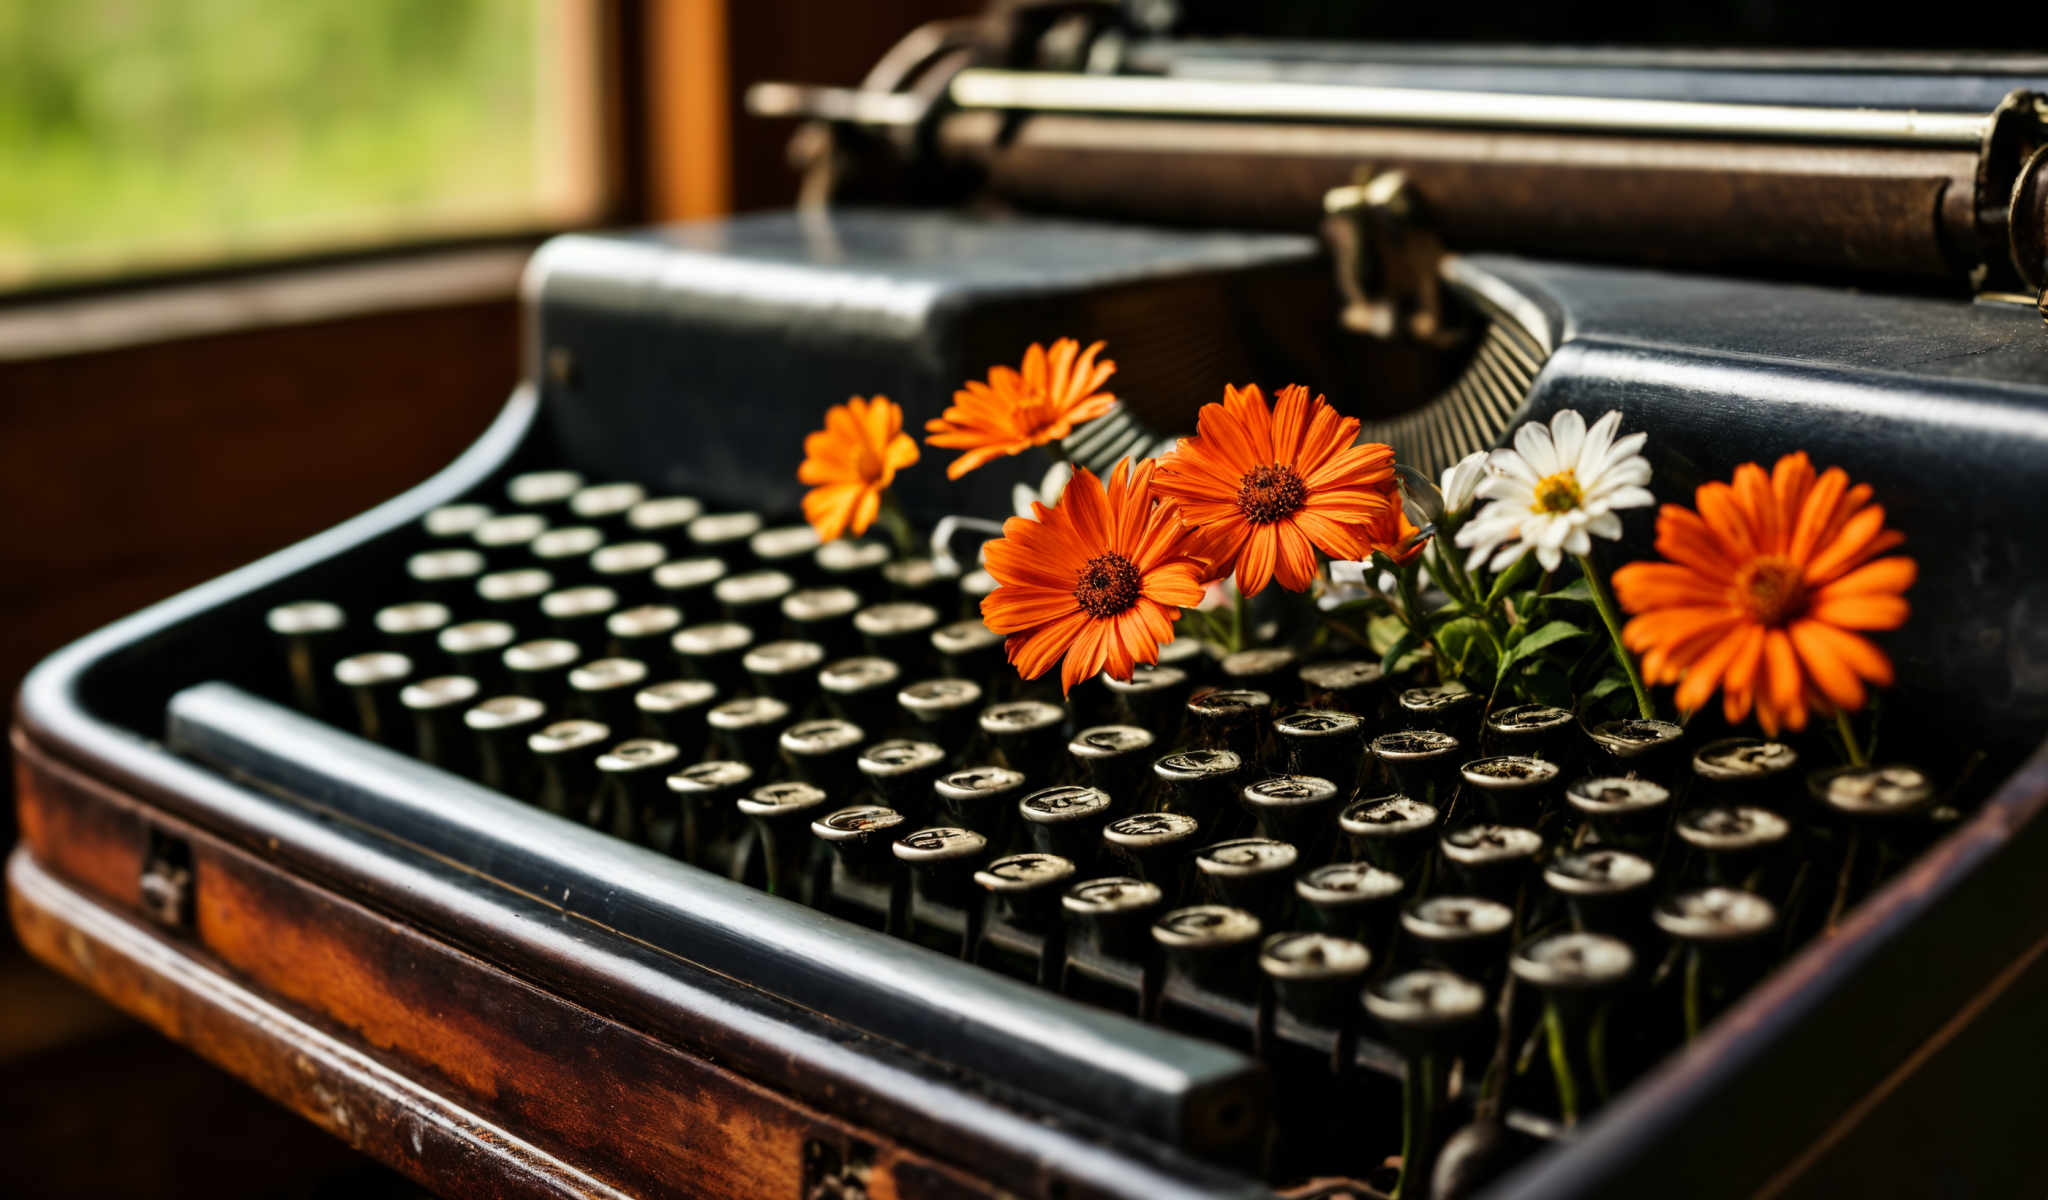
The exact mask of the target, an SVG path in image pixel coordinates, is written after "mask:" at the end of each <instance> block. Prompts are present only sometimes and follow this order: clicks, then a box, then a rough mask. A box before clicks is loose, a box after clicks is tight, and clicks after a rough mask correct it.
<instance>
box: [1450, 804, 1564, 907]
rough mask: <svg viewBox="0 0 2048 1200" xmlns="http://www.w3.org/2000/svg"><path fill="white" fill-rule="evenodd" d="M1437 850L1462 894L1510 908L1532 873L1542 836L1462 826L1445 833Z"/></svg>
mask: <svg viewBox="0 0 2048 1200" xmlns="http://www.w3.org/2000/svg"><path fill="white" fill-rule="evenodd" d="M1439 849H1440V852H1441V853H1442V855H1443V858H1444V862H1446V863H1447V864H1449V865H1450V869H1451V874H1452V875H1454V876H1456V877H1457V879H1458V881H1459V882H1460V883H1462V884H1463V885H1464V890H1465V891H1467V892H1470V893H1472V894H1473V895H1475V896H1485V897H1487V898H1489V899H1494V900H1502V901H1506V902H1508V903H1510V904H1512V903H1513V902H1514V900H1515V897H1516V896H1518V895H1520V894H1521V891H1522V886H1523V885H1524V884H1526V883H1527V882H1528V881H1529V878H1530V876H1531V875H1532V874H1534V872H1535V868H1536V860H1537V858H1538V857H1539V856H1540V855H1541V854H1542V853H1543V835H1542V834H1540V833H1538V832H1536V831H1535V830H1533V829H1526V828H1523V827H1521V826H1518V825H1494V824H1478V825H1463V826H1460V827H1458V828H1456V829H1453V830H1451V831H1449V832H1448V833H1445V834H1444V836H1443V841H1442V843H1441V845H1440V848H1439Z"/></svg>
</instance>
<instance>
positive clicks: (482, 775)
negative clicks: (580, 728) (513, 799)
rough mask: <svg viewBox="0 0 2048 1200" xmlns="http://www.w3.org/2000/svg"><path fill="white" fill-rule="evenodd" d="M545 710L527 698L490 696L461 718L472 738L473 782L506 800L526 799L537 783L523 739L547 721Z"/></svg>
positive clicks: (530, 698)
mask: <svg viewBox="0 0 2048 1200" xmlns="http://www.w3.org/2000/svg"><path fill="white" fill-rule="evenodd" d="M547 714H548V706H547V705H545V704H542V703H541V702H540V701H538V700H535V699H534V698H533V697H531V696H494V697H492V698H491V699H489V700H486V701H484V702H483V703H482V704H478V705H476V706H474V707H472V708H471V709H470V710H469V711H468V712H465V713H463V714H462V723H463V724H464V725H467V726H468V727H469V729H470V731H471V732H472V733H474V734H475V735H476V763H477V775H476V777H477V780H478V782H480V783H482V784H483V785H484V786H485V787H487V788H495V789H497V790H498V791H500V792H503V793H505V794H506V795H508V796H517V797H521V798H523V797H527V796H531V795H533V793H534V790H535V788H536V786H537V785H538V783H539V776H538V775H537V774H536V770H535V765H534V761H533V752H532V751H531V750H529V749H527V745H526V739H527V738H528V737H530V736H532V735H533V734H534V733H535V732H536V731H537V730H539V729H540V727H541V722H543V721H545V720H546V719H547Z"/></svg>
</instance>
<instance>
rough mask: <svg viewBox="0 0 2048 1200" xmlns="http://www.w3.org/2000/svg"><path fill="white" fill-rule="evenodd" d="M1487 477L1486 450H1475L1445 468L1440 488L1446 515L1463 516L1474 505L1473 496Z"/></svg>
mask: <svg viewBox="0 0 2048 1200" xmlns="http://www.w3.org/2000/svg"><path fill="white" fill-rule="evenodd" d="M1485 478H1486V451H1484V450H1474V451H1473V452H1472V453H1470V454H1467V455H1466V456H1465V457H1463V458H1461V459H1459V460H1458V461H1457V462H1454V463H1452V464H1451V465H1450V466H1448V467H1446V468H1444V474H1443V481H1442V484H1441V486H1440V488H1439V490H1441V491H1442V492H1443V496H1444V516H1446V517H1453V518H1455V517H1461V516H1464V515H1465V510H1466V509H1468V508H1470V507H1472V497H1473V495H1474V493H1476V492H1477V491H1478V489H1479V484H1480V482H1481V481H1482V480H1484V479H1485Z"/></svg>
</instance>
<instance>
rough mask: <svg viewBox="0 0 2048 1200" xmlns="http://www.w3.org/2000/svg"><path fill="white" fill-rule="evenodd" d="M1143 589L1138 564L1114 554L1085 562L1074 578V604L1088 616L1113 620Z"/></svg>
mask: <svg viewBox="0 0 2048 1200" xmlns="http://www.w3.org/2000/svg"><path fill="white" fill-rule="evenodd" d="M1144 590H1145V580H1144V578H1143V577H1142V576H1140V575H1139V574H1138V565H1137V564H1136V563H1134V562H1132V561H1131V560H1130V559H1128V558H1125V557H1124V556H1123V555H1121V554H1118V553H1116V552H1115V551H1111V552H1109V553H1107V554H1098V555H1096V556H1095V557H1094V558H1091V559H1089V560H1088V565H1087V566H1085V567H1082V568H1081V570H1080V572H1079V573H1078V574H1077V575H1076V576H1075V577H1074V602H1075V603H1076V604H1079V605H1080V606H1081V611H1082V612H1084V613H1087V614H1088V615H1089V616H1091V617H1114V616H1116V615H1117V614H1119V613H1123V612H1127V611H1129V609H1130V607H1131V606H1132V605H1133V604H1136V603H1137V602H1138V595H1139V593H1141V592H1143V591H1144Z"/></svg>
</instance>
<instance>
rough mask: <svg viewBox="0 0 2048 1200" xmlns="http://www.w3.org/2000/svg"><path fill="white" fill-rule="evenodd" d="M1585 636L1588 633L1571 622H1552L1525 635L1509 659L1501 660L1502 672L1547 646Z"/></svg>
mask: <svg viewBox="0 0 2048 1200" xmlns="http://www.w3.org/2000/svg"><path fill="white" fill-rule="evenodd" d="M1584 636H1586V631H1585V630H1583V629H1581V628H1579V627H1578V626H1577V625H1574V624H1572V623H1571V622H1570V621H1552V622H1550V623H1549V624H1547V625H1543V626H1540V627H1538V628H1537V629H1535V630H1533V631H1531V632H1530V633H1528V634H1525V635H1524V636H1523V637H1522V638H1521V640H1519V641H1517V642H1516V643H1515V644H1514V645H1513V646H1512V647H1511V648H1509V650H1508V653H1507V657H1506V658H1503V659H1502V660H1501V663H1500V669H1501V671H1502V672H1506V671H1507V669H1508V668H1509V667H1512V666H1514V665H1515V664H1516V663H1518V662H1521V661H1522V660H1523V659H1525V658H1528V657H1529V656H1530V655H1532V654H1534V653H1536V652H1537V651H1538V650H1541V649H1543V648H1544V647H1546V646H1555V645H1556V644H1557V643H1559V642H1562V641H1566V640H1569V639H1571V638H1575V637H1584Z"/></svg>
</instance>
